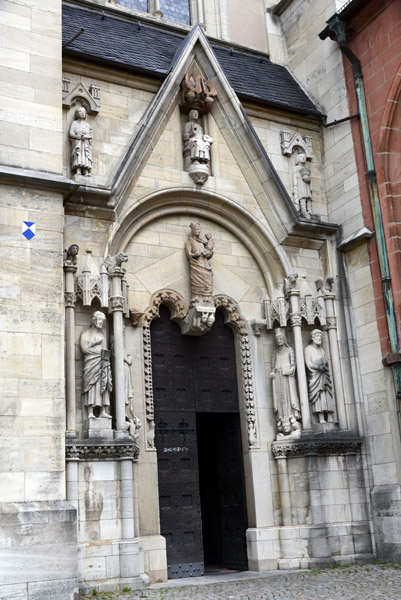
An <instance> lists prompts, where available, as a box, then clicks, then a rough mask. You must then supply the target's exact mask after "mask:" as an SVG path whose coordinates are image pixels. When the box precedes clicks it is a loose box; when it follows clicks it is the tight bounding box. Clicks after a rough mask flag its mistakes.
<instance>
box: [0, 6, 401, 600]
mask: <svg viewBox="0 0 401 600" xmlns="http://www.w3.org/2000/svg"><path fill="white" fill-rule="evenodd" d="M354 1H356V0H354ZM170 4H171V5H172V7H173V8H171V6H170ZM211 5H212V3H208V2H205V3H202V2H201V1H200V0H191V1H190V2H189V3H186V2H176V3H163V2H157V1H153V0H152V1H150V2H149V3H146V2H139V1H138V2H134V1H133V2H129V1H125V2H121V3H118V2H117V3H115V2H103V1H99V2H95V1H93V2H92V1H89V0H71V1H70V2H68V3H67V2H66V3H63V4H62V3H61V2H54V0H41V1H40V2H38V1H37V0H24V2H14V1H13V0H3V3H2V5H1V7H0V12H1V15H2V29H3V34H4V35H3V36H2V41H1V44H2V54H1V57H0V73H1V75H0V76H1V80H2V92H1V115H0V118H1V126H0V127H1V129H0V131H1V138H0V143H1V145H0V148H1V158H0V162H1V166H0V190H1V192H0V203H1V204H0V206H1V209H0V216H1V230H2V242H1V246H0V252H1V257H2V260H1V271H0V273H1V279H0V281H1V285H0V294H1V305H0V306H1V308H0V313H1V319H0V329H1V338H0V339H1V346H0V347H1V355H0V356H1V362H0V369H1V396H0V403H1V411H0V427H1V429H0V430H1V437H0V457H1V460H0V469H1V477H0V596H4V597H5V598H8V599H11V598H15V599H18V600H20V599H21V600H23V599H24V600H25V599H28V598H29V599H32V598H38V599H42V598H44V597H46V598H57V599H58V600H59V599H63V600H64V599H65V600H67V599H68V600H70V599H72V598H74V594H77V592H78V589H81V590H92V589H93V588H97V589H99V590H111V589H118V588H122V587H124V586H129V587H131V588H135V587H138V588H139V587H142V586H144V585H145V584H146V583H147V582H149V581H150V582H160V581H165V580H166V579H167V578H174V577H189V576H197V575H202V574H203V573H204V571H205V568H206V569H207V568H208V567H209V566H210V565H217V566H219V567H225V568H230V569H240V570H247V569H249V570H254V571H263V570H271V569H277V568H278V569H289V568H290V569H297V568H310V567H315V566H328V565H333V564H348V563H354V562H368V561H369V560H372V559H373V558H374V557H380V558H386V559H391V560H398V559H399V558H400V541H399V540H400V536H399V532H400V517H399V510H400V509H399V502H400V482H401V474H400V468H401V464H400V459H401V448H400V430H399V408H398V400H397V398H396V391H395V384H394V380H393V370H392V367H391V366H390V365H387V364H385V365H383V364H382V354H381V345H380V344H381V341H380V340H381V338H382V337H383V336H382V330H383V328H382V325H380V332H381V333H380V334H379V325H378V319H379V318H380V315H379V314H378V312H377V306H378V305H377V302H376V300H377V299H376V298H375V294H374V281H373V276H372V271H371V268H370V265H371V253H372V244H373V243H374V235H375V234H374V232H373V231H372V230H371V229H369V228H368V227H366V224H365V221H364V215H363V208H362V204H361V199H360V191H359V184H358V165H357V163H356V160H355V154H354V141H353V136H352V131H351V126H350V123H349V121H348V120H344V121H343V122H341V123H337V124H332V125H330V123H332V122H333V121H335V120H337V121H339V120H340V119H342V118H344V117H347V116H348V115H349V111H348V104H347V94H346V88H345V78H344V68H343V64H342V57H341V51H340V49H339V47H338V45H337V43H336V42H335V41H331V40H326V41H324V42H323V41H322V40H320V39H319V37H318V34H319V33H320V32H321V31H322V30H323V29H324V27H325V22H326V20H327V19H329V18H330V17H332V16H333V15H334V14H335V13H336V10H337V9H338V8H339V7H337V6H335V3H334V2H332V1H331V0H319V1H317V0H316V1H315V2H305V0H303V1H302V0H293V1H292V2H291V1H288V0H282V1H281V2H280V3H278V4H276V3H273V2H269V1H266V2H263V1H262V0H260V1H256V0H255V2H254V3H252V7H251V8H246V9H245V8H244V7H243V6H242V3H239V2H232V3H231V2H230V3H228V2H226V1H225V0H220V2H215V3H213V8H212V6H211ZM339 14H340V13H339ZM197 22H198V23H197ZM191 23H192V24H193V26H192V25H191ZM298 82H299V83H298ZM324 117H326V119H324ZM327 125H330V126H327ZM369 244H370V246H369V248H368V245H369ZM75 597H76V596H75Z"/></svg>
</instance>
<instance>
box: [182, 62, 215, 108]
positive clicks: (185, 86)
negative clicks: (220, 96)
mask: <svg viewBox="0 0 401 600" xmlns="http://www.w3.org/2000/svg"><path fill="white" fill-rule="evenodd" d="M181 89H182V93H181V100H180V105H181V106H182V108H183V109H186V110H188V108H194V109H196V110H200V111H201V112H208V111H209V110H210V109H211V107H212V105H213V103H214V98H215V97H216V96H217V90H216V88H215V87H214V85H213V82H212V81H206V80H205V79H203V77H202V76H201V75H198V76H197V78H196V80H195V79H194V77H193V76H192V75H191V74H190V73H189V72H187V73H186V74H185V77H184V79H183V81H182V83H181Z"/></svg>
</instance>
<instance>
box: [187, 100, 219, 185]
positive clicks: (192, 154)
mask: <svg viewBox="0 0 401 600" xmlns="http://www.w3.org/2000/svg"><path fill="white" fill-rule="evenodd" d="M183 140H184V150H183V154H184V169H185V171H187V173H189V176H190V177H191V179H193V181H194V182H195V183H200V184H202V183H204V182H205V181H206V179H207V178H208V177H209V171H210V169H209V163H210V147H211V145H212V144H213V138H211V137H210V135H206V134H205V133H204V132H203V128H202V125H201V124H200V122H199V111H198V110H195V109H193V110H190V111H189V120H188V121H187V122H186V123H185V125H184V134H183Z"/></svg>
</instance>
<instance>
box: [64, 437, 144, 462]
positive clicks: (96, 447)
mask: <svg viewBox="0 0 401 600" xmlns="http://www.w3.org/2000/svg"><path fill="white" fill-rule="evenodd" d="M65 455H66V459H67V460H94V459H98V460H107V459H109V460H118V459H121V458H131V459H132V460H135V461H136V460H138V456H139V446H138V444H137V442H136V441H129V442H128V441H127V440H124V441H123V440H113V441H110V442H106V441H104V442H101V443H99V442H91V441H89V440H85V441H83V440H82V441H81V440H79V441H78V440H77V441H75V440H74V441H69V440H67V441H66V447H65Z"/></svg>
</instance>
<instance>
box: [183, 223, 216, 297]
mask: <svg viewBox="0 0 401 600" xmlns="http://www.w3.org/2000/svg"><path fill="white" fill-rule="evenodd" d="M190 228H191V237H190V238H189V240H187V242H186V244H185V252H186V255H187V257H188V260H189V266H190V269H191V293H192V298H191V306H193V305H194V304H195V303H197V302H200V301H203V302H209V303H210V302H212V296H213V271H212V267H211V266H210V264H209V259H210V258H212V256H213V253H214V240H213V239H212V236H211V235H210V234H207V235H208V236H209V237H208V238H207V239H205V240H204V239H202V238H201V237H200V233H201V231H200V226H199V223H191V225H190Z"/></svg>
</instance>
